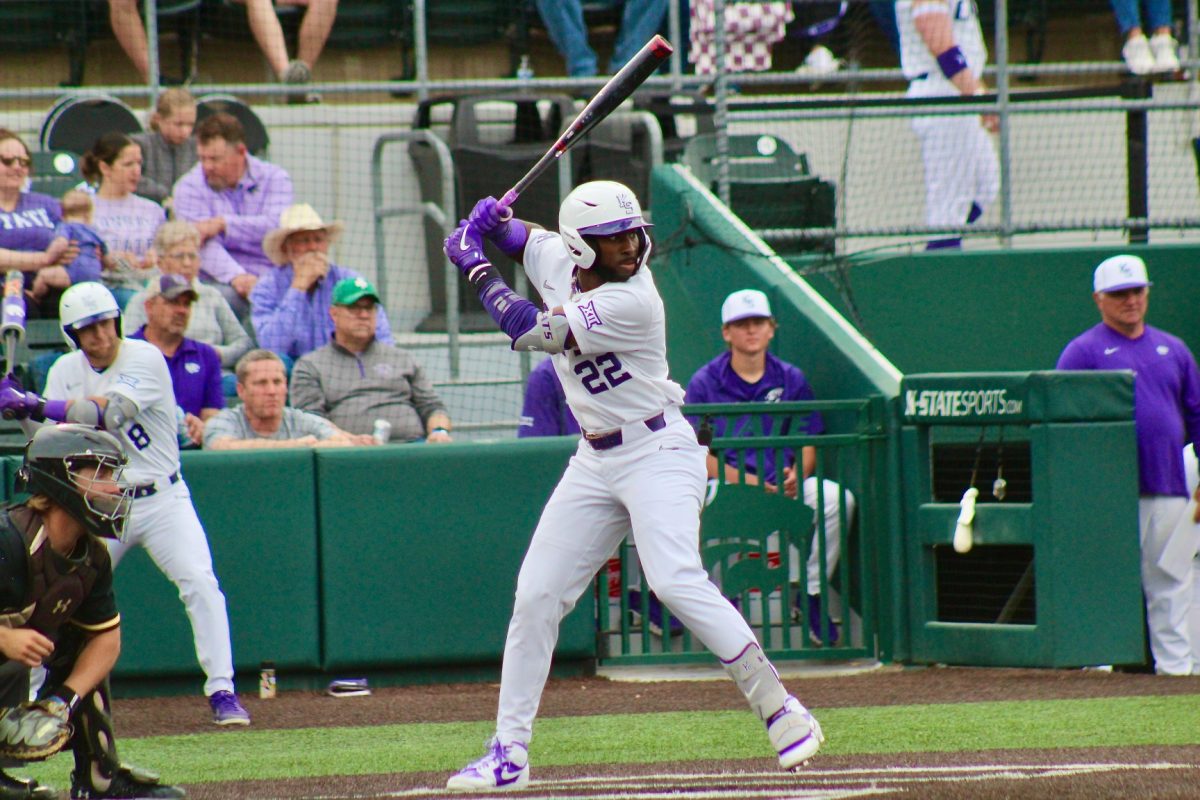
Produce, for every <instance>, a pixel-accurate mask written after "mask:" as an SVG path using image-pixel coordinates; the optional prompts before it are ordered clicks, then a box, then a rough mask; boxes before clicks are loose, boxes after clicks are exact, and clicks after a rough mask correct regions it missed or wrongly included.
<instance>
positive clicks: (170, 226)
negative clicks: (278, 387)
mask: <svg viewBox="0 0 1200 800" xmlns="http://www.w3.org/2000/svg"><path fill="white" fill-rule="evenodd" d="M154 250H155V252H156V253H157V254H158V266H159V269H161V270H162V272H163V274H168V275H170V274H173V275H182V276H183V277H184V278H187V279H188V280H189V281H192V282H193V283H192V285H193V287H194V288H195V290H196V302H195V303H193V304H192V307H191V319H190V320H189V322H188V325H187V329H186V330H185V331H184V335H185V336H187V337H188V338H189V339H195V340H196V341H197V342H203V343H204V344H207V345H211V346H212V348H213V349H214V350H216V351H217V355H218V356H219V357H220V359H221V366H222V368H223V369H224V370H225V371H226V372H228V373H229V374H230V375H231V376H232V374H233V367H234V365H235V364H237V360H238V359H239V358H241V357H242V356H243V355H245V354H246V353H247V352H248V351H249V350H250V348H252V347H253V346H254V342H253V341H252V340H251V339H250V334H248V333H246V329H245V328H243V327H242V324H241V323H240V322H238V320H237V317H236V316H235V315H234V313H233V309H231V308H230V307H229V303H228V302H227V301H226V300H225V298H224V297H223V296H222V295H221V293H220V292H218V291H217V290H216V289H214V288H213V287H211V286H207V285H205V284H203V283H199V282H198V278H199V274H200V234H199V233H198V232H197V231H196V229H195V228H194V227H192V224H191V223H190V222H180V221H178V220H175V221H172V222H166V223H163V224H162V225H160V226H159V228H158V231H157V232H155V234H154ZM146 296H147V293H146V292H145V291H142V292H138V293H137V294H135V295H134V296H133V297H131V298H129V304H128V305H127V306H126V307H125V327H126V329H127V330H131V331H134V330H137V329H138V328H139V327H141V326H142V325H144V324H146V309H145V302H146ZM233 393H234V387H233V385H232V383H231V384H230V385H229V386H228V387H227V391H226V392H225V394H226V395H227V396H229V395H232V394H233Z"/></svg>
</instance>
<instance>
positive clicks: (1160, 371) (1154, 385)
mask: <svg viewBox="0 0 1200 800" xmlns="http://www.w3.org/2000/svg"><path fill="white" fill-rule="evenodd" d="M1093 288H1094V290H1095V291H1094V293H1093V295H1092V297H1093V298H1094V299H1095V301H1096V306H1097V308H1099V309H1100V319H1101V323H1100V324H1099V325H1097V326H1095V327H1094V328H1091V329H1090V330H1087V331H1085V332H1084V333H1082V334H1081V335H1079V336H1077V337H1076V338H1075V339H1073V340H1071V342H1070V344H1068V345H1067V346H1066V349H1064V350H1063V352H1062V355H1061V356H1059V358H1058V369H1102V370H1125V369H1127V370H1132V371H1133V373H1134V380H1133V423H1134V430H1135V432H1136V435H1137V445H1138V486H1139V491H1140V494H1141V498H1140V499H1139V500H1138V527H1139V531H1140V534H1141V543H1142V568H1141V571H1142V590H1143V593H1144V594H1145V596H1146V619H1147V622H1148V623H1149V628H1150V652H1151V653H1152V654H1153V656H1154V669H1155V671H1156V672H1157V673H1159V674H1160V675H1188V674H1190V673H1191V672H1192V668H1193V666H1194V665H1193V664H1192V647H1191V638H1190V635H1189V631H1188V618H1187V615H1188V607H1189V605H1190V603H1191V588H1192V557H1193V555H1194V554H1195V549H1196V548H1195V543H1194V542H1192V543H1191V545H1190V547H1189V546H1184V545H1182V543H1181V542H1177V541H1174V539H1175V537H1176V536H1177V535H1180V536H1182V535H1186V533H1185V531H1186V529H1185V528H1184V527H1183V526H1178V527H1177V523H1178V521H1179V518H1180V516H1181V515H1182V514H1183V511H1184V509H1185V508H1186V507H1187V502H1188V489H1187V484H1186V482H1185V479H1184V470H1183V448H1184V445H1185V444H1187V443H1188V442H1192V443H1193V444H1194V443H1195V442H1197V441H1200V372H1198V371H1197V368H1196V360H1195V359H1194V358H1193V357H1192V353H1191V351H1190V350H1188V348H1187V345H1185V344H1184V343H1183V341H1182V340H1180V339H1179V338H1177V337H1175V336H1172V335H1171V334H1169V333H1166V332H1165V331H1161V330H1159V329H1157V328H1153V327H1151V326H1149V325H1147V324H1146V308H1147V305H1148V304H1149V297H1150V281H1149V279H1148V278H1147V275H1146V264H1145V263H1144V262H1143V261H1142V259H1140V258H1138V257H1137V256H1131V255H1119V256H1113V257H1112V258H1109V259H1106V260H1104V261H1102V262H1101V263H1100V265H1099V266H1098V267H1096V273H1095V276H1094V278H1093ZM1197 497H1198V499H1200V492H1197ZM1177 530H1178V531H1179V533H1178V534H1177ZM1189 550H1190V552H1189Z"/></svg>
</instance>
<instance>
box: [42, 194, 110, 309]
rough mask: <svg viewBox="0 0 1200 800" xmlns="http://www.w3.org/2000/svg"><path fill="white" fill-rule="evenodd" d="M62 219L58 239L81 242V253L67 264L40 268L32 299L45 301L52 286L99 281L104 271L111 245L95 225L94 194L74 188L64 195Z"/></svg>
mask: <svg viewBox="0 0 1200 800" xmlns="http://www.w3.org/2000/svg"><path fill="white" fill-rule="evenodd" d="M62 215H63V216H62V222H60V223H58V227H56V228H55V229H54V235H55V237H56V238H60V239H62V240H63V242H64V244H65V243H67V242H72V241H73V242H76V243H77V244H78V245H79V255H78V256H76V257H75V260H74V261H72V262H71V263H70V264H67V265H66V266H65V267H57V266H56V267H44V268H42V269H40V270H38V271H37V276H36V277H35V278H34V279H33V289H32V291H31V293H32V295H33V299H34V300H36V301H38V303H41V302H42V299H43V298H44V297H45V296H46V293H47V292H49V291H51V290H52V289H58V290H60V291H61V290H63V289H66V288H67V287H68V286H70V285H71V284H73V283H80V282H82V281H98V280H100V273H101V272H102V271H103V270H104V263H103V262H104V258H105V256H106V255H107V254H108V248H107V247H106V246H105V244H104V239H103V237H101V236H100V234H99V232H97V231H96V229H95V228H93V227H92V216H93V205H92V196H91V195H90V194H88V193H87V192H85V191H82V190H80V189H71V190H69V191H67V192H66V193H64V194H63V196H62Z"/></svg>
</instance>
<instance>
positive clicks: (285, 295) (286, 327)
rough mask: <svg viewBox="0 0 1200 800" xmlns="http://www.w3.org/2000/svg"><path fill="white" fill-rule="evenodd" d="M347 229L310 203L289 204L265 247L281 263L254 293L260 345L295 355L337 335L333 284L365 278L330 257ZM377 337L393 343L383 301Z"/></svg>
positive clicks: (252, 301)
mask: <svg viewBox="0 0 1200 800" xmlns="http://www.w3.org/2000/svg"><path fill="white" fill-rule="evenodd" d="M341 233H342V223H341V222H339V221H337V220H334V221H333V222H330V223H328V224H326V223H325V222H324V221H323V220H322V219H321V216H320V215H319V214H318V213H317V212H316V210H315V209H314V208H313V207H312V206H310V205H309V204H308V203H297V204H295V205H292V206H288V208H287V209H285V210H284V212H283V214H282V216H281V217H280V219H279V227H278V228H276V229H275V230H273V231H271V232H270V233H268V234H267V235H266V236H264V237H263V252H264V253H266V254H267V258H269V259H271V261H272V262H273V263H275V264H277V265H278V269H273V270H271V271H269V272H267V273H264V274H263V276H262V277H261V278H260V279H259V281H258V284H257V285H256V286H255V287H254V291H252V292H251V293H250V308H251V311H250V320H251V322H252V323H253V324H254V333H255V334H256V335H257V337H258V344H259V346H260V347H263V348H265V349H267V350H271V351H272V352H274V353H277V354H279V355H280V356H282V357H283V358H284V359H285V360H291V361H294V360H295V359H297V358H299V357H300V356H302V355H304V354H305V353H310V352H312V351H313V350H316V349H317V348H318V347H322V346H324V345H325V344H327V343H328V342H329V340H330V339H331V338H332V336H333V321H332V320H331V319H330V317H329V307H330V305H332V302H333V287H334V286H335V285H337V283H338V282H339V281H343V280H345V279H347V278H357V279H362V275H360V274H359V273H357V272H355V271H354V270H352V269H347V268H346V267H341V266H338V265H337V264H334V263H332V262H331V261H330V260H329V248H330V246H331V245H332V244H333V243H334V242H336V241H337V238H338V236H340V235H341ZM375 338H376V339H378V340H379V341H381V342H384V343H386V344H392V343H393V339H392V329H391V327H390V326H389V325H388V319H387V312H386V311H384V309H383V308H382V307H381V308H380V309H379V320H378V322H377V323H376V328H375Z"/></svg>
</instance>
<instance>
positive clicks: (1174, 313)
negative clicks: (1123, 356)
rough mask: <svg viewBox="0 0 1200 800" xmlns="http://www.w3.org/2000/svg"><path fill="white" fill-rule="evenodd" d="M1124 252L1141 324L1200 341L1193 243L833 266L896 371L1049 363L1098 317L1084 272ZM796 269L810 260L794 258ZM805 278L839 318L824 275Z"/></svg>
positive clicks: (868, 260) (1198, 272) (1197, 250)
mask: <svg viewBox="0 0 1200 800" xmlns="http://www.w3.org/2000/svg"><path fill="white" fill-rule="evenodd" d="M1117 253H1134V254H1136V255H1140V256H1141V257H1142V258H1144V259H1145V260H1146V266H1147V268H1148V270H1149V273H1150V280H1151V281H1152V282H1153V284H1154V286H1153V288H1152V289H1151V290H1150V310H1149V315H1148V317H1147V321H1148V322H1149V323H1150V324H1151V325H1155V326H1157V327H1159V328H1162V329H1164V330H1166V331H1169V332H1171V333H1173V334H1175V335H1176V336H1179V337H1181V338H1183V340H1184V341H1185V342H1187V343H1188V345H1189V347H1191V348H1192V350H1193V352H1196V351H1197V349H1198V348H1200V315H1197V314H1196V313H1195V303H1194V301H1193V298H1195V297H1196V296H1197V295H1200V269H1197V268H1196V265H1197V263H1198V262H1200V247H1197V246H1196V245H1150V246H1136V247H1135V246H1131V247H1124V248H1120V249H1114V248H1112V247H1090V248H1072V249H1055V250H1050V249H1046V250H1024V249H1023V250H1009V251H973V252H965V253H948V252H941V253H914V254H911V255H895V256H887V257H880V256H878V255H877V254H876V255H873V256H871V257H865V258H863V259H861V260H855V259H849V260H848V262H847V264H846V265H845V266H846V269H845V272H844V273H843V274H844V275H845V276H846V278H847V280H848V281H849V286H850V288H851V290H852V291H853V298H854V303H855V306H856V307H857V309H858V312H859V314H860V315H861V319H862V331H863V333H864V334H865V335H866V336H867V337H868V338H870V339H871V341H872V342H873V343H874V344H875V346H877V347H878V348H879V349H880V350H881V351H883V353H884V354H886V355H887V357H888V358H889V359H890V360H891V361H892V363H894V364H895V365H896V366H897V367H899V368H900V370H901V371H902V372H903V373H904V374H905V375H908V374H911V373H914V372H978V371H1001V370H1036V369H1053V368H1054V364H1055V363H1056V362H1057V361H1058V356H1059V354H1060V353H1061V352H1062V349H1063V347H1065V346H1066V344H1067V342H1069V341H1070V340H1071V339H1072V338H1074V337H1075V336H1077V335H1079V334H1080V333H1082V332H1083V331H1084V330H1086V329H1087V328H1089V327H1091V326H1093V325H1095V324H1097V323H1098V322H1099V321H1100V315H1099V313H1098V312H1097V310H1096V306H1095V303H1094V302H1093V300H1092V272H1093V270H1094V269H1095V267H1096V265H1097V264H1099V263H1100V261H1102V260H1103V259H1105V258H1107V257H1109V256H1111V255H1115V254H1117ZM790 263H792V264H793V266H795V268H796V269H797V270H800V271H804V270H805V269H806V268H808V267H810V266H812V265H813V264H814V263H815V262H813V261H812V260H811V259H804V258H796V259H793V260H792V261H791V262H790ZM806 277H807V280H808V281H809V283H811V284H812V285H813V286H814V287H815V288H816V289H817V290H818V291H820V292H821V294H822V295H823V296H825V298H826V299H828V300H829V302H830V303H831V304H832V305H834V306H835V307H837V308H838V309H839V310H841V311H842V313H843V314H845V315H846V316H847V317H848V318H849V319H851V320H853V319H854V317H853V316H852V315H851V314H850V313H849V312H848V310H847V305H846V303H845V302H844V300H843V299H842V298H841V297H840V296H839V295H838V293H837V291H836V290H835V288H834V286H833V284H832V283H831V282H830V281H829V279H828V278H827V277H825V275H821V274H810V275H807V276H806Z"/></svg>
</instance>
